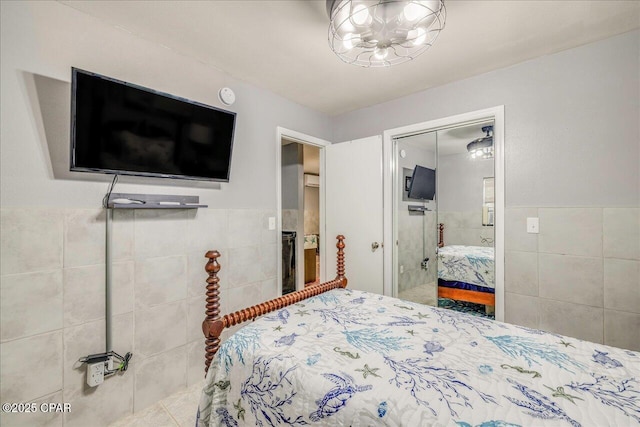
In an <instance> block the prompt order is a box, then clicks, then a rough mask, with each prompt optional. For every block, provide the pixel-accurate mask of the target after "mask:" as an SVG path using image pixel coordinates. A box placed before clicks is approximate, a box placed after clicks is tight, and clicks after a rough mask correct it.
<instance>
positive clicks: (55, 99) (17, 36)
mask: <svg viewBox="0 0 640 427" xmlns="http://www.w3.org/2000/svg"><path fill="white" fill-rule="evenodd" d="M1 14H2V29H1V31H2V32H1V45H0V46H1V50H2V64H1V69H0V70H1V74H2V85H1V88H0V90H1V92H2V101H1V117H0V120H1V121H2V129H1V131H0V132H1V133H0V135H1V136H0V140H1V146H0V149H1V151H2V160H1V164H0V180H1V195H0V197H1V198H0V202H1V204H2V206H4V207H7V206H76V207H98V206H100V201H101V199H102V196H103V195H104V193H105V191H106V188H107V181H108V180H109V179H110V177H106V176H103V175H96V174H86V173H79V172H78V173H69V172H67V173H66V174H65V176H69V175H70V176H71V179H55V178H54V170H58V171H60V170H61V171H65V170H67V171H68V163H67V162H68V154H67V153H68V147H69V140H68V127H69V115H68V111H69V97H70V89H68V90H67V87H68V86H66V84H65V83H68V82H70V80H71V67H72V66H75V67H78V68H82V69H85V70H89V71H95V72H98V73H100V74H104V75H107V76H111V77H115V78H118V79H121V80H125V81H128V82H132V83H136V84H139V85H142V86H146V87H150V88H153V89H156V90H160V91H163V92H168V93H171V94H175V95H178V96H181V97H185V98H188V99H193V100H196V101H199V102H203V103H205V104H209V105H214V106H217V107H221V108H225V109H228V110H231V111H234V112H236V113H237V122H236V134H235V143H234V147H233V160H232V164H231V178H230V182H229V183H228V184H211V183H208V184H207V183H202V182H201V183H195V182H188V181H180V180H166V179H155V180H152V179H146V180H143V179H140V178H122V179H121V184H119V185H118V186H117V191H119V192H141V193H164V194H194V195H199V196H200V200H201V202H204V203H206V204H209V205H210V206H216V207H225V208H230V207H233V208H269V209H274V208H275V149H276V147H275V146H274V144H275V134H276V126H283V127H286V128H289V129H294V130H297V131H300V132H304V133H306V134H309V135H313V136H317V137H319V138H324V139H327V140H331V127H330V124H331V119H330V118H329V117H328V116H326V115H324V114H321V113H318V112H315V111H312V110H310V109H308V108H305V107H302V106H300V105H298V104H295V103H293V102H290V101H288V100H286V99H283V98H281V97H279V96H277V95H275V94H273V93H271V92H268V91H266V90H262V89H260V88H257V87H254V86H250V85H248V84H244V83H242V82H240V81H237V80H235V79H233V78H231V77H229V76H228V75H226V74H225V73H223V72H221V71H219V70H217V69H216V68H214V67H212V66H209V65H207V64H203V63H201V62H199V61H196V60H193V59H191V58H189V57H186V56H184V55H181V54H179V53H177V52H174V51H172V50H169V49H166V48H164V47H162V46H160V45H157V44H155V43H152V42H148V41H146V40H143V39H141V38H139V37H137V36H135V35H132V34H130V33H128V32H127V31H124V30H122V29H119V28H115V27H113V26H110V25H107V24H106V23H104V22H102V21H100V20H97V19H95V18H93V17H90V16H88V15H85V14H83V13H81V12H78V11H76V10H75V9H72V8H71V7H68V6H65V5H62V4H60V3H58V2H2V4H1ZM32 74H36V75H41V76H45V77H47V78H51V79H57V80H60V81H62V82H63V83H60V82H58V84H57V85H56V84H55V83H56V82H55V81H53V82H50V83H51V84H50V85H49V86H52V87H49V88H44V89H48V90H47V92H46V94H47V95H50V96H47V97H46V98H48V99H42V100H38V90H37V89H36V84H35V83H34V81H33V77H32ZM40 86H44V85H40ZM224 86H228V87H230V88H232V89H233V90H234V91H235V93H236V97H237V101H236V103H235V104H234V105H233V106H231V107H224V106H223V105H222V104H221V103H220V102H219V101H218V99H217V93H218V90H219V89H220V88H221V87H224ZM38 89H39V90H40V96H41V98H42V96H43V92H44V89H43V88H42V87H40V88H38ZM43 113H44V114H43ZM54 116H55V118H52V117H54ZM45 125H46V127H47V129H45ZM45 131H46V132H45ZM47 134H48V135H47ZM52 147H55V149H53V150H51V149H52ZM52 158H53V165H52ZM60 163H65V164H60ZM58 175H60V174H58ZM141 183H144V184H141Z"/></svg>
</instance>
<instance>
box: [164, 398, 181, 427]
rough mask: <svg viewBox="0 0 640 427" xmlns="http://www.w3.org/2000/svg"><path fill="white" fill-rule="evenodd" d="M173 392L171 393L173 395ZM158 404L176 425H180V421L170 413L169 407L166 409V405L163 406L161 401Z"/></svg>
mask: <svg viewBox="0 0 640 427" xmlns="http://www.w3.org/2000/svg"><path fill="white" fill-rule="evenodd" d="M174 395H175V393H174V394H173V395H172V396H174ZM160 406H161V407H162V409H164V411H165V412H166V413H167V414H168V415H169V418H171V420H172V421H173V422H174V423H175V424H176V426H177V427H180V423H179V422H178V420H176V419H175V417H174V416H173V414H172V413H171V411H170V410H169V409H167V407H166V406H165V404H164V403H162V401H160Z"/></svg>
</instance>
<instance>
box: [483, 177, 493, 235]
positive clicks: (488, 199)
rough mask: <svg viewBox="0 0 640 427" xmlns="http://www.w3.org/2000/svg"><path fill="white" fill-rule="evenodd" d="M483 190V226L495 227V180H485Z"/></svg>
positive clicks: (491, 178)
mask: <svg viewBox="0 0 640 427" xmlns="http://www.w3.org/2000/svg"><path fill="white" fill-rule="evenodd" d="M482 189H483V190H482V225H493V219H494V206H495V201H494V199H495V197H494V193H495V192H494V178H493V177H488V178H484V180H483V185H482Z"/></svg>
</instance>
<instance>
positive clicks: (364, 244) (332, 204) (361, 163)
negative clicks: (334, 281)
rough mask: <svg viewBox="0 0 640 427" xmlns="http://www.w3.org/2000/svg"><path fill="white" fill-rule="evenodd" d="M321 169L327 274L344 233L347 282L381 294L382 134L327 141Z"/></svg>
mask: <svg viewBox="0 0 640 427" xmlns="http://www.w3.org/2000/svg"><path fill="white" fill-rule="evenodd" d="M325 168H326V169H325V170H326V175H325V177H326V178H325V185H326V188H325V197H326V205H325V206H326V217H325V218H326V220H325V221H326V222H325V225H326V230H327V232H326V237H325V238H324V241H323V242H321V245H323V247H324V250H325V251H326V252H325V254H326V255H325V259H326V260H327V261H326V263H325V264H326V272H327V274H326V276H325V277H326V278H327V279H331V278H333V277H335V275H336V263H335V253H336V248H335V247H336V246H335V245H336V240H335V237H336V236H337V235H338V234H343V235H344V236H345V246H346V247H345V271H346V274H345V275H346V276H347V279H348V280H349V284H348V286H347V287H348V288H349V289H358V290H362V291H368V292H374V293H377V294H382V293H383V242H382V235H383V230H382V226H383V222H382V214H383V208H382V206H383V205H382V138H381V137H380V136H372V137H369V138H363V139H357V140H355V141H347V142H343V143H340V144H332V145H329V146H327V147H326V148H325ZM376 245H377V248H376Z"/></svg>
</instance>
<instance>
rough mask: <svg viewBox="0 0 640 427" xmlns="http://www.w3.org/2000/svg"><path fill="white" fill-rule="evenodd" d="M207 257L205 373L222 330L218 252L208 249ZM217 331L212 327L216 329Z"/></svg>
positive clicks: (218, 342)
mask: <svg viewBox="0 0 640 427" xmlns="http://www.w3.org/2000/svg"><path fill="white" fill-rule="evenodd" d="M205 257H206V258H209V261H207V264H206V265H205V267H204V269H205V271H206V272H207V274H208V275H209V277H207V303H206V306H205V307H206V311H205V315H206V317H205V319H204V321H203V322H202V332H203V333H204V336H205V368H204V372H205V374H206V373H207V371H208V370H209V365H210V364H211V360H212V359H213V355H214V354H216V352H217V351H218V348H219V347H220V332H222V329H223V328H224V327H222V321H221V320H220V285H219V283H220V278H219V277H218V272H219V271H220V264H219V263H218V258H219V257H220V252H218V251H209V252H207V253H206V255H205ZM218 327H219V329H220V330H219V331H218V333H216V331H215V330H214V329H218Z"/></svg>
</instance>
